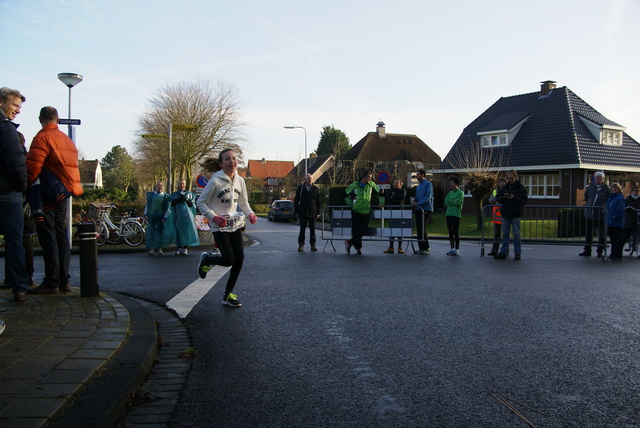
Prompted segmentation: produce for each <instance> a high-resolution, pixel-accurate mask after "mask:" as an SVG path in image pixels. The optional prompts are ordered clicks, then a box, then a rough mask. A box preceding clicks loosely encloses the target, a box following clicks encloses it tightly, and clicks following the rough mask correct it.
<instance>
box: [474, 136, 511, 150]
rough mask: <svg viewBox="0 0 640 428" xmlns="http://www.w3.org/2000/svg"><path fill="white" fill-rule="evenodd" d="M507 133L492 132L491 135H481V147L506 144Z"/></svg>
mask: <svg viewBox="0 0 640 428" xmlns="http://www.w3.org/2000/svg"><path fill="white" fill-rule="evenodd" d="M507 137H508V135H507V134H506V133H504V134H492V135H483V136H482V137H481V140H480V141H481V142H482V147H498V146H508V143H507V141H508V138H507Z"/></svg>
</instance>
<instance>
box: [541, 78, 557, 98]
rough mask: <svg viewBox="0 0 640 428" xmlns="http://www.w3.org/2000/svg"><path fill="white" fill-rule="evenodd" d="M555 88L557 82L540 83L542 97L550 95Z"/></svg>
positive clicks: (546, 81)
mask: <svg viewBox="0 0 640 428" xmlns="http://www.w3.org/2000/svg"><path fill="white" fill-rule="evenodd" d="M555 88H556V82H555V81H554V80H545V81H544V82H540V96H545V95H549V94H550V93H551V91H552V90H553V89H555Z"/></svg>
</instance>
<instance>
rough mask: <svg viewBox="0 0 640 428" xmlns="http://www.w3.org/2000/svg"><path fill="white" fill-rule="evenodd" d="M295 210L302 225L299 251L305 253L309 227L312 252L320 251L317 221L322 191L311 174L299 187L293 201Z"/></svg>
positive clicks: (299, 236)
mask: <svg viewBox="0 0 640 428" xmlns="http://www.w3.org/2000/svg"><path fill="white" fill-rule="evenodd" d="M293 209H294V212H295V214H296V217H298V222H299V223H300V233H299V234H298V251H304V234H305V230H306V229H307V225H309V244H311V251H318V248H317V247H316V219H317V218H318V217H320V211H321V210H322V207H321V205H320V189H318V187H317V186H316V185H315V184H313V178H312V177H311V174H306V175H305V176H304V183H302V184H301V185H300V186H298V189H297V190H296V196H295V198H294V200H293Z"/></svg>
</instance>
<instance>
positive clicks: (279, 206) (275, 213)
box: [267, 200, 296, 221]
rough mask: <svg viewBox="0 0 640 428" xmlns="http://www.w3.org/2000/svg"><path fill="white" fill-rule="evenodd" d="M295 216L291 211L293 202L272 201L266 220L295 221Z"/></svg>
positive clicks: (292, 210)
mask: <svg viewBox="0 0 640 428" xmlns="http://www.w3.org/2000/svg"><path fill="white" fill-rule="evenodd" d="M295 219H296V214H295V212H294V209H293V201H287V200H277V201H273V204H271V208H269V213H268V214H267V220H269V221H278V220H295Z"/></svg>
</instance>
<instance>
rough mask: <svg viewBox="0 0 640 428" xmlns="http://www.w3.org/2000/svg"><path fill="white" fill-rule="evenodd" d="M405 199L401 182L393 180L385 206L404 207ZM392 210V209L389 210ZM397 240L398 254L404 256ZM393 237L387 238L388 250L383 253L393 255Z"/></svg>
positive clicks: (400, 244) (404, 191)
mask: <svg viewBox="0 0 640 428" xmlns="http://www.w3.org/2000/svg"><path fill="white" fill-rule="evenodd" d="M406 198H407V191H406V190H405V189H403V188H402V180H401V179H400V178H396V179H395V180H393V188H391V189H389V192H388V193H387V205H404V200H405V199H406ZM391 209H393V208H391ZM396 239H398V253H399V254H404V250H403V249H402V238H401V237H400V238H396ZM393 240H394V238H393V236H392V237H391V238H389V248H387V249H386V250H384V251H383V253H386V254H393Z"/></svg>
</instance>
